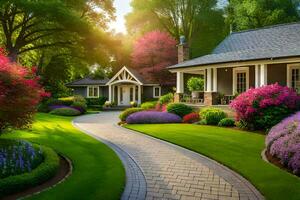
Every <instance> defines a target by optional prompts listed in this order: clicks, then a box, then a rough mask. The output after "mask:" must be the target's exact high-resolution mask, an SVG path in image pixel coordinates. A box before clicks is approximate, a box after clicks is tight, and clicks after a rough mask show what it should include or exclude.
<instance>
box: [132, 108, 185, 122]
mask: <svg viewBox="0 0 300 200" xmlns="http://www.w3.org/2000/svg"><path fill="white" fill-rule="evenodd" d="M126 123H128V124H163V123H181V118H180V117H179V116H178V115H175V114H173V113H167V112H158V111H141V112H136V113H133V114H131V115H129V116H128V117H127V119H126Z"/></svg>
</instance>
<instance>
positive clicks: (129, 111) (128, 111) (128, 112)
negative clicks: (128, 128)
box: [119, 108, 144, 121]
mask: <svg viewBox="0 0 300 200" xmlns="http://www.w3.org/2000/svg"><path fill="white" fill-rule="evenodd" d="M143 110H144V109H143V108H127V109H126V110H124V111H123V112H122V113H121V114H120V115H119V118H120V120H121V121H126V118H127V117H128V116H129V115H131V114H132V113H136V112H140V111H143Z"/></svg>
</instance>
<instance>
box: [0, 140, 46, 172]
mask: <svg viewBox="0 0 300 200" xmlns="http://www.w3.org/2000/svg"><path fill="white" fill-rule="evenodd" d="M43 160H44V156H43V152H42V150H41V148H38V147H36V146H33V145H32V144H31V143H29V142H25V141H11V140H1V142H0V178H5V177H8V176H13V175H17V174H23V173H26V172H31V171H32V170H33V169H35V168H36V167H37V166H38V165H39V164H41V163H42V162H43Z"/></svg>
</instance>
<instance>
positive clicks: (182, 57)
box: [177, 36, 190, 63]
mask: <svg viewBox="0 0 300 200" xmlns="http://www.w3.org/2000/svg"><path fill="white" fill-rule="evenodd" d="M177 47H178V63H182V62H184V61H186V60H189V58H190V51H189V46H188V44H187V43H186V41H185V37H184V36H180V43H179V44H178V45H177Z"/></svg>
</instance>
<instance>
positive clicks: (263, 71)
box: [260, 64, 268, 86]
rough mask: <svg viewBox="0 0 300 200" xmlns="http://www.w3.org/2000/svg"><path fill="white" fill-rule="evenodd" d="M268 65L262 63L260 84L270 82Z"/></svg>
mask: <svg viewBox="0 0 300 200" xmlns="http://www.w3.org/2000/svg"><path fill="white" fill-rule="evenodd" d="M267 66H268V65H266V64H262V65H260V86H264V85H267V84H268V68H267Z"/></svg>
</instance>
